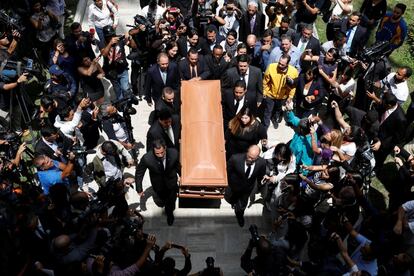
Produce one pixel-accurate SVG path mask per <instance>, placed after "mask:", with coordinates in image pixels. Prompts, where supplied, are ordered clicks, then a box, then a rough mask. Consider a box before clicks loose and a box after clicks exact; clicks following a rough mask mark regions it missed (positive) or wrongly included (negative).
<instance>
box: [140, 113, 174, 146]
mask: <svg viewBox="0 0 414 276" xmlns="http://www.w3.org/2000/svg"><path fill="white" fill-rule="evenodd" d="M171 126H172V129H173V133H174V144H173V143H172V141H171V140H170V138H169V137H168V134H167V133H166V132H165V131H164V129H163V128H162V127H161V125H160V123H159V122H158V120H157V121H155V122H154V123H153V124H152V126H151V127H150V129H149V130H148V132H147V152H149V151H150V150H151V147H152V142H153V141H154V140H156V139H161V138H162V139H164V141H165V142H166V144H167V148H175V149H176V150H180V143H179V139H180V131H181V126H180V118H179V117H178V115H173V116H172V125H171Z"/></svg>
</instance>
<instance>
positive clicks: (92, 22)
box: [88, 1, 118, 28]
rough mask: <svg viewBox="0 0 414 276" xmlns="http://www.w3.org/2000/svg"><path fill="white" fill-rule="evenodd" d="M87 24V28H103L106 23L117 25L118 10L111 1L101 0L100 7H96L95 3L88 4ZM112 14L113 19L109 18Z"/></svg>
mask: <svg viewBox="0 0 414 276" xmlns="http://www.w3.org/2000/svg"><path fill="white" fill-rule="evenodd" d="M88 11H89V12H88V25H89V28H94V27H97V28H103V27H105V26H108V25H111V26H112V25H114V24H115V25H118V10H117V9H116V7H115V6H114V5H112V3H111V2H109V1H108V2H106V1H103V2H102V9H100V8H98V7H97V6H96V5H95V3H92V4H90V5H89V9H88ZM111 13H113V15H114V20H112V18H111Z"/></svg>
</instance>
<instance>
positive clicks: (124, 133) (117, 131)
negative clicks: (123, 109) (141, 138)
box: [99, 102, 134, 150]
mask: <svg viewBox="0 0 414 276" xmlns="http://www.w3.org/2000/svg"><path fill="white" fill-rule="evenodd" d="M99 111H100V116H101V122H102V128H103V131H104V132H105V133H106V135H107V136H108V139H111V140H115V141H118V142H119V143H121V144H122V145H123V146H124V147H125V148H126V149H127V150H131V149H132V148H133V147H134V145H133V144H132V141H129V138H128V129H127V126H126V122H125V119H124V117H123V116H121V114H120V113H119V112H118V109H117V108H116V107H115V106H114V105H113V104H111V103H108V102H106V103H103V104H102V105H101V106H100V107H99Z"/></svg>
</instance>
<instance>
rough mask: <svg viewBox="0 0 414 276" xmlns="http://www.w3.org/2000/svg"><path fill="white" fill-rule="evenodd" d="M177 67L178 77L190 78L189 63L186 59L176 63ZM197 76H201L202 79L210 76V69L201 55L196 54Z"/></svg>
mask: <svg viewBox="0 0 414 276" xmlns="http://www.w3.org/2000/svg"><path fill="white" fill-rule="evenodd" d="M178 68H179V71H180V77H181V79H182V80H190V79H191V72H190V63H189V61H188V59H187V58H186V59H183V60H180V62H179V63H178ZM197 76H199V77H201V79H203V80H207V79H208V78H209V77H210V70H209V69H208V66H207V64H206V62H205V61H204V58H203V56H200V55H199V56H198V62H197Z"/></svg>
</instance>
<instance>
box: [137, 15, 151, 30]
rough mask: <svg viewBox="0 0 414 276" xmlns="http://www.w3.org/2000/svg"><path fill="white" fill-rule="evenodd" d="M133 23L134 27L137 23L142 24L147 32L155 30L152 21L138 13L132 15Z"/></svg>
mask: <svg viewBox="0 0 414 276" xmlns="http://www.w3.org/2000/svg"><path fill="white" fill-rule="evenodd" d="M151 18H152V16H151ZM134 23H135V26H134V28H137V27H138V26H139V25H144V26H145V30H146V31H147V32H151V31H155V24H154V22H152V21H151V20H150V19H149V18H145V17H144V16H142V15H139V14H137V15H135V16H134Z"/></svg>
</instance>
